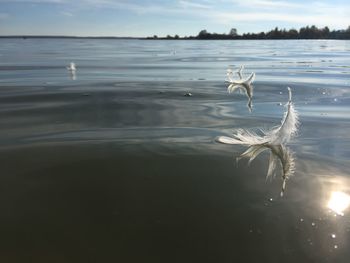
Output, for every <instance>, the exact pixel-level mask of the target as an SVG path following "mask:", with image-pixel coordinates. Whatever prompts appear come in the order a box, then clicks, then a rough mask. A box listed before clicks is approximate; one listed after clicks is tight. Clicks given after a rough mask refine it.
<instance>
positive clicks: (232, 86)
mask: <svg viewBox="0 0 350 263" xmlns="http://www.w3.org/2000/svg"><path fill="white" fill-rule="evenodd" d="M243 69H244V66H243V65H242V66H241V67H240V68H239V70H238V71H237V74H238V76H239V79H236V80H235V79H233V71H232V69H228V70H227V73H226V74H227V79H228V80H227V82H228V84H229V85H228V87H227V91H228V92H229V93H233V92H235V91H236V90H239V91H241V90H243V91H244V92H245V93H246V95H247V97H248V103H247V106H248V109H249V111H250V112H251V111H252V98H253V85H252V83H253V82H254V79H255V73H254V72H252V73H251V74H250V75H249V76H248V77H247V78H245V79H244V78H243V74H242V71H243Z"/></svg>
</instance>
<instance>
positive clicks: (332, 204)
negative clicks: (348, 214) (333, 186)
mask: <svg viewBox="0 0 350 263" xmlns="http://www.w3.org/2000/svg"><path fill="white" fill-rule="evenodd" d="M349 205H350V196H349V195H347V194H345V193H343V192H339V191H335V192H332V194H331V197H330V199H329V201H328V204H327V207H328V208H329V209H331V210H332V211H333V212H335V213H337V214H338V215H342V216H343V215H344V211H345V210H346V209H347V208H348V207H349Z"/></svg>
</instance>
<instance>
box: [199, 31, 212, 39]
mask: <svg viewBox="0 0 350 263" xmlns="http://www.w3.org/2000/svg"><path fill="white" fill-rule="evenodd" d="M209 35H210V34H209V33H208V31H207V30H205V29H203V30H201V31H199V33H198V36H197V38H200V39H204V38H208V36H209Z"/></svg>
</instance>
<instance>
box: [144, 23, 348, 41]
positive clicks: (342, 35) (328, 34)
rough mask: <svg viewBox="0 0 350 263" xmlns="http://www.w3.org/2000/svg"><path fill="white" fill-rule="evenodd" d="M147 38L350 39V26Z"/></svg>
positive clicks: (204, 32)
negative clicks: (341, 28)
mask: <svg viewBox="0 0 350 263" xmlns="http://www.w3.org/2000/svg"><path fill="white" fill-rule="evenodd" d="M147 39H350V26H348V28H347V29H343V30H332V31H331V30H330V29H329V28H328V27H327V26H326V27H324V28H318V27H316V26H314V25H313V26H306V27H302V28H300V29H299V30H296V29H294V28H292V29H289V30H286V29H279V28H278V27H276V28H275V29H272V30H271V31H269V32H266V33H265V32H260V33H244V34H243V35H239V34H238V33H237V29H235V28H232V29H231V30H230V32H229V33H228V34H225V33H224V34H218V33H210V32H208V31H207V30H205V29H204V30H201V31H200V32H199V33H198V35H197V36H189V37H187V36H185V37H179V35H175V36H171V35H167V36H166V37H157V36H156V35H154V36H153V37H148V38H147Z"/></svg>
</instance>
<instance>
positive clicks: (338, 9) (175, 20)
mask: <svg viewBox="0 0 350 263" xmlns="http://www.w3.org/2000/svg"><path fill="white" fill-rule="evenodd" d="M305 25H316V26H319V27H324V26H329V27H330V28H331V29H345V28H347V27H348V26H349V25H350V1H349V0H324V1H322V0H316V1H312V0H311V1H305V0H249V1H244V0H216V1H214V0H188V1H187V0H153V1H151V0H130V1H127V0H0V35H17V34H20V35H23V34H26V35H30V34H35V35H78V36H141V37H142V36H151V35H154V34H156V35H158V36H165V35H167V34H171V35H174V34H179V35H180V36H185V35H196V34H197V33H198V32H199V31H200V30H202V29H207V30H208V31H210V32H217V33H228V32H229V30H230V29H231V28H232V27H234V28H237V30H238V33H244V32H260V31H268V30H270V29H272V28H274V27H276V26H278V27H280V28H287V29H289V28H297V29H298V28H300V27H301V26H305Z"/></svg>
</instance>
